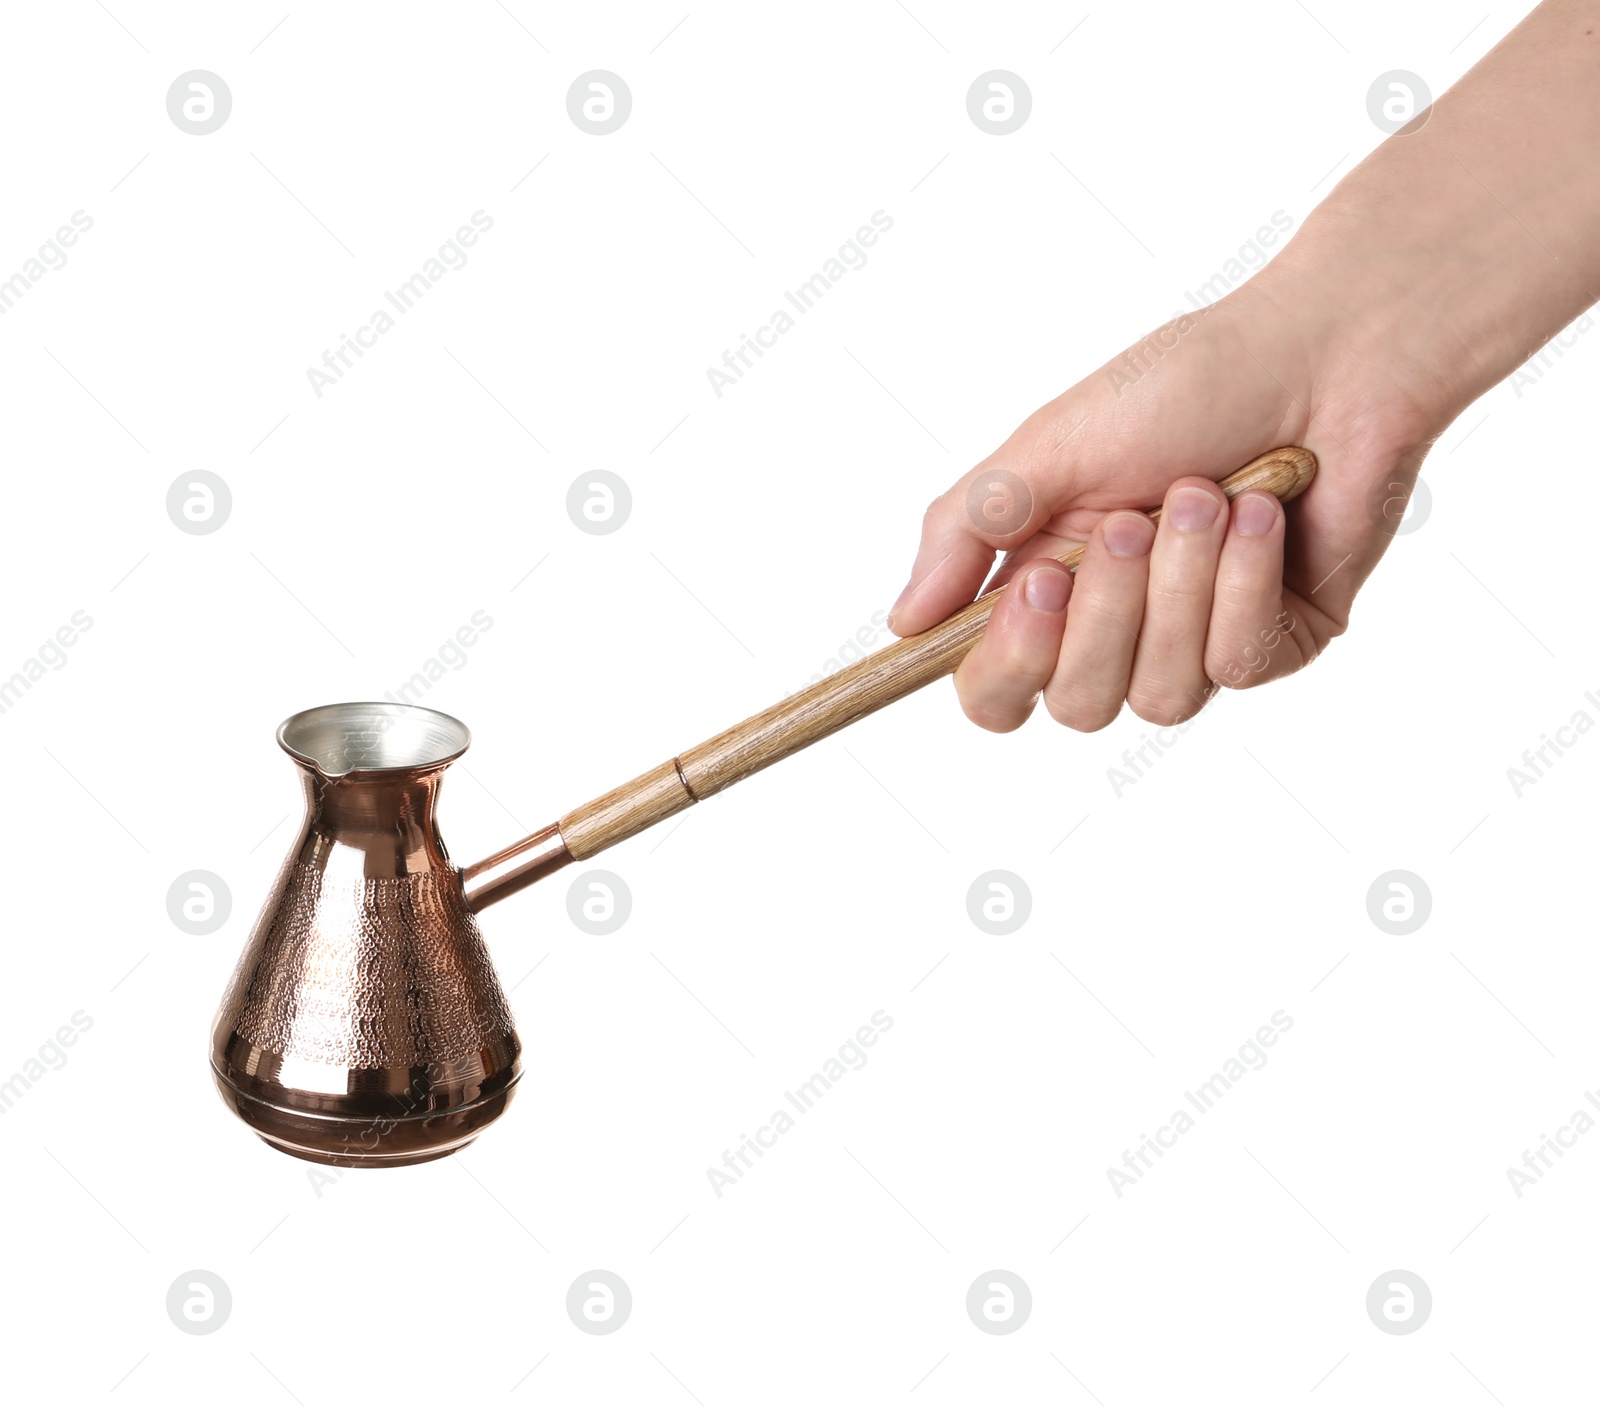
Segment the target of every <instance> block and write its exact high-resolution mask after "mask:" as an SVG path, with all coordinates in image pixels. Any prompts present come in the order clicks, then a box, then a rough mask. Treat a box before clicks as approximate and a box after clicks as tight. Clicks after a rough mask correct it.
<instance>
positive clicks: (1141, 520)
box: [1101, 513, 1156, 557]
mask: <svg viewBox="0 0 1600 1407" xmlns="http://www.w3.org/2000/svg"><path fill="white" fill-rule="evenodd" d="M1101 531H1102V535H1103V536H1104V537H1105V541H1106V550H1107V551H1108V552H1110V553H1111V555H1112V556H1113V557H1144V556H1146V555H1148V554H1149V551H1150V547H1151V544H1153V543H1154V542H1155V540H1156V525H1155V524H1154V523H1152V522H1151V521H1150V520H1149V519H1148V518H1147V517H1145V516H1144V514H1143V513H1113V514H1112V515H1111V516H1110V517H1109V518H1107V519H1106V525H1105V527H1104V528H1103V529H1102V530H1101Z"/></svg>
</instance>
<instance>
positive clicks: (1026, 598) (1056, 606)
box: [956, 560, 1073, 733]
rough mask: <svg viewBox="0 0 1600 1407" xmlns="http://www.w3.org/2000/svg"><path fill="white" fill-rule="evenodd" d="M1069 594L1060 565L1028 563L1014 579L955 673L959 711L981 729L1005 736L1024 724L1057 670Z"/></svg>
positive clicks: (1069, 581)
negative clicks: (1004, 734)
mask: <svg viewBox="0 0 1600 1407" xmlns="http://www.w3.org/2000/svg"><path fill="white" fill-rule="evenodd" d="M1072 595H1073V586H1072V574H1071V573H1070V572H1069V571H1068V570H1067V569H1066V568H1065V567H1063V566H1062V565H1061V564H1060V563H1059V562H1055V561H1049V560H1046V561H1042V562H1033V563H1030V564H1028V565H1027V566H1025V567H1022V568H1020V569H1019V570H1018V571H1017V573H1016V575H1015V576H1014V577H1013V578H1012V580H1011V584H1010V585H1009V586H1008V587H1007V588H1006V590H1005V591H1004V593H1003V594H1002V595H1001V597H1000V599H999V600H998V601H997V602H996V603H995V607H994V610H993V612H992V613H991V614H990V616H989V624H988V627H987V628H986V629H985V631H984V633H983V636H982V638H981V639H980V640H979V641H978V643H977V644H976V645H974V646H973V647H972V649H971V651H970V652H969V653H968V655H967V657H966V658H965V659H964V660H962V662H961V666H960V668H958V669H957V670H956V693H957V694H958V695H959V696H960V699H961V707H962V710H963V712H965V713H966V715H967V717H968V718H970V719H971V720H972V721H973V722H974V723H976V724H977V725H978V726H979V727H980V728H987V729H989V731H990V732H994V733H1009V732H1010V731H1011V730H1012V729H1014V728H1020V727H1021V726H1022V725H1023V723H1025V722H1026V721H1027V719H1028V715H1029V714H1031V713H1032V712H1033V707H1034V704H1035V703H1037V702H1038V698H1039V691H1040V690H1041V689H1043V688H1044V686H1045V685H1046V684H1047V683H1048V682H1049V680H1050V677H1051V675H1052V674H1053V673H1054V672H1055V669H1056V667H1057V661H1058V659H1059V656H1060V653H1061V634H1062V629H1063V627H1064V626H1065V625H1066V623H1067V615H1068V611H1067V602H1068V600H1069V599H1070V598H1071V597H1072Z"/></svg>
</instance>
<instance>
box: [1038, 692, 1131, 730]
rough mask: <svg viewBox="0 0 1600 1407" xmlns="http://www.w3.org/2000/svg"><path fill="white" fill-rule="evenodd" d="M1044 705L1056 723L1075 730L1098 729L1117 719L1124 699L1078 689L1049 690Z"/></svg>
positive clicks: (1108, 725)
mask: <svg viewBox="0 0 1600 1407" xmlns="http://www.w3.org/2000/svg"><path fill="white" fill-rule="evenodd" d="M1044 706H1045V709H1046V711H1048V713H1049V714H1050V716H1051V717H1052V718H1053V719H1055V721H1056V722H1057V723H1059V724H1060V725H1061V726H1062V727H1063V728H1070V729H1072V731H1073V732H1075V733H1098V732H1099V731H1100V730H1101V729H1102V728H1107V727H1110V725H1111V724H1112V723H1114V722H1116V718H1117V715H1118V714H1119V713H1121V712H1122V700H1121V699H1106V698H1101V697H1096V696H1094V695H1092V694H1086V693H1083V692H1082V691H1080V690H1077V689H1058V690H1056V691H1055V692H1054V693H1046V694H1045V696H1044Z"/></svg>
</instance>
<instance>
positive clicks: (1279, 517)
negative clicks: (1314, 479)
mask: <svg viewBox="0 0 1600 1407" xmlns="http://www.w3.org/2000/svg"><path fill="white" fill-rule="evenodd" d="M1231 506H1232V509H1233V513H1232V522H1231V524H1230V527H1229V532H1228V536H1227V540H1226V541H1225V542H1224V543H1223V547H1222V556H1221V560H1220V561H1219V562H1218V564H1217V581H1216V589H1215V594H1214V600H1213V603H1212V608H1211V631H1210V636H1209V638H1208V640H1207V642H1206V673H1207V676H1208V677H1209V678H1211V679H1214V680H1216V681H1217V682H1218V683H1219V684H1223V685H1225V686H1226V687H1228V688H1231V689H1243V688H1248V687H1250V685H1252V684H1259V683H1262V682H1264V681H1265V680H1267V679H1271V678H1275V677H1277V676H1278V675H1280V674H1283V673H1287V672H1288V670H1290V669H1292V668H1294V667H1296V666H1297V665H1298V664H1299V662H1300V658H1301V656H1300V650H1299V648H1298V643H1296V645H1295V647H1294V648H1293V649H1284V648H1282V647H1283V645H1284V641H1285V637H1286V636H1287V635H1289V634H1291V633H1292V632H1293V630H1294V629H1295V627H1296V626H1297V625H1298V624H1299V622H1297V621H1295V620H1294V618H1293V617H1292V615H1290V614H1289V613H1288V612H1286V611H1285V610H1284V609H1283V605H1284V602H1283V536H1284V513H1283V505H1282V504H1281V503H1279V502H1278V500H1277V499H1276V498H1274V497H1273V496H1272V495H1271V494H1268V493H1246V494H1241V495H1240V496H1239V497H1238V498H1237V499H1236V500H1234V502H1233V504H1232V505H1231Z"/></svg>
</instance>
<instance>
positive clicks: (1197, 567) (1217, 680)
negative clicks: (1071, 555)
mask: <svg viewBox="0 0 1600 1407" xmlns="http://www.w3.org/2000/svg"><path fill="white" fill-rule="evenodd" d="M1284 533H1285V517H1284V511H1283V506H1282V505H1281V504H1280V503H1279V502H1278V500H1277V499H1276V498H1274V497H1273V496H1272V495H1271V494H1267V493H1248V494H1243V495H1241V496H1240V498H1239V499H1238V500H1237V502H1235V503H1233V504H1229V502H1228V501H1227V498H1226V496H1225V495H1224V494H1223V493H1222V491H1221V490H1220V489H1219V488H1218V487H1217V486H1216V485H1215V484H1214V483H1212V482H1211V481H1210V480H1207V479H1200V478H1187V479H1180V480H1178V481H1177V482H1176V483H1174V484H1173V485H1172V487H1171V488H1170V490H1169V491H1168V493H1167V498H1166V502H1165V504H1164V505H1163V509H1162V515H1161V520H1160V523H1159V526H1158V525H1157V524H1154V523H1152V522H1151V521H1150V519H1149V518H1147V517H1146V516H1145V515H1144V514H1142V513H1135V512H1128V511H1121V512H1115V513H1111V514H1108V515H1106V516H1105V517H1103V518H1102V519H1101V520H1100V521H1099V523H1098V524H1096V526H1095V527H1094V529H1093V531H1092V532H1090V533H1089V536H1088V541H1087V542H1086V544H1085V548H1084V556H1083V561H1082V564H1081V565H1080V566H1079V568H1078V573H1077V577H1076V581H1075V582H1074V580H1073V579H1072V577H1071V576H1070V575H1069V574H1068V573H1067V572H1066V570H1065V569H1064V568H1062V567H1061V566H1059V565H1058V564H1057V563H1056V562H1055V561H1053V560H1045V561H1038V560H1032V561H1022V562H1019V563H1018V565H1017V567H1016V571H1015V576H1014V579H1013V580H1012V582H1011V583H1010V585H1009V586H1008V587H1007V588H1006V590H1005V591H1004V593H1003V594H1002V595H1001V597H1000V600H999V601H998V603H997V604H996V606H995V609H994V613H993V614H992V616H991V617H990V620H989V625H988V628H987V630H986V631H985V633H984V635H983V637H982V639H980V641H979V642H978V644H977V645H976V646H975V647H974V648H973V650H972V652H971V653H970V654H969V655H968V656H967V658H966V660H965V661H964V662H963V663H962V665H961V667H960V669H959V670H957V672H956V689H957V692H958V694H959V695H960V699H961V706H962V708H963V710H964V711H965V712H966V714H967V716H968V717H969V718H970V719H972V721H973V722H975V723H977V724H979V725H980V726H982V727H984V728H988V729H990V730H991V731H994V732H1009V731H1011V730H1012V729H1014V728H1017V727H1020V726H1021V725H1022V724H1023V723H1024V722H1025V721H1026V720H1027V719H1028V717H1029V716H1030V715H1031V714H1032V712H1033V709H1034V706H1035V704H1036V703H1037V702H1038V699H1039V697H1040V695H1041V693H1042V695H1043V698H1044V701H1045V707H1046V708H1047V709H1048V710H1049V712H1050V715H1051V717H1052V718H1054V719H1055V720H1056V721H1057V722H1058V723H1062V724H1064V725H1065V726H1067V727H1069V728H1073V729H1075V730H1077V731H1079V732H1093V731H1095V730H1097V729H1100V728H1104V727H1105V726H1106V725H1107V724H1109V723H1111V722H1112V721H1113V720H1114V719H1115V718H1116V716H1117V714H1118V713H1119V712H1120V710H1121V707H1122V704H1123V701H1124V700H1126V701H1127V702H1128V703H1129V705H1130V706H1131V707H1132V709H1133V711H1134V712H1135V713H1136V714H1138V715H1139V717H1140V718H1143V719H1145V720H1146V721H1147V722H1151V723H1159V724H1163V725H1170V724H1173V723H1180V722H1182V721H1184V720H1185V719H1187V718H1190V717H1192V716H1193V715H1194V714H1196V713H1198V712H1199V711H1200V709H1201V708H1202V707H1204V705H1205V704H1206V702H1207V701H1208V700H1209V699H1210V698H1211V697H1212V696H1213V695H1214V694H1215V693H1216V691H1217V689H1218V688H1219V687H1221V686H1223V685H1227V686H1229V687H1233V688H1243V687H1248V686H1249V685H1250V684H1253V683H1259V682H1262V681H1263V680H1266V679H1270V678H1276V677H1277V676H1278V675H1280V674H1284V673H1287V672H1289V671H1290V670H1292V669H1295V668H1298V667H1299V665H1300V664H1302V663H1303V662H1304V661H1305V660H1306V659H1307V658H1309V657H1310V654H1309V653H1308V652H1307V648H1306V647H1307V644H1308V642H1305V641H1302V640H1301V638H1300V636H1299V635H1296V634H1295V633H1294V632H1295V631H1296V630H1297V628H1298V629H1300V630H1301V632H1302V634H1303V633H1304V626H1303V624H1302V623H1301V622H1298V621H1296V620H1295V619H1294V618H1293V616H1292V615H1291V613H1290V612H1288V611H1287V610H1286V609H1285V597H1284V589H1283V563H1284ZM1041 545H1043V546H1045V547H1054V546H1055V545H1056V539H1055V538H1053V537H1052V535H1051V533H1049V532H1043V533H1040V534H1038V535H1037V536H1036V537H1035V538H1033V539H1031V540H1029V541H1028V542H1027V544H1026V546H1025V549H1024V550H1025V551H1028V552H1032V551H1035V550H1040V548H1041ZM1069 600H1070V606H1069V604H1068V603H1069ZM1312 652H1313V653H1314V650H1313V651H1312Z"/></svg>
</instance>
